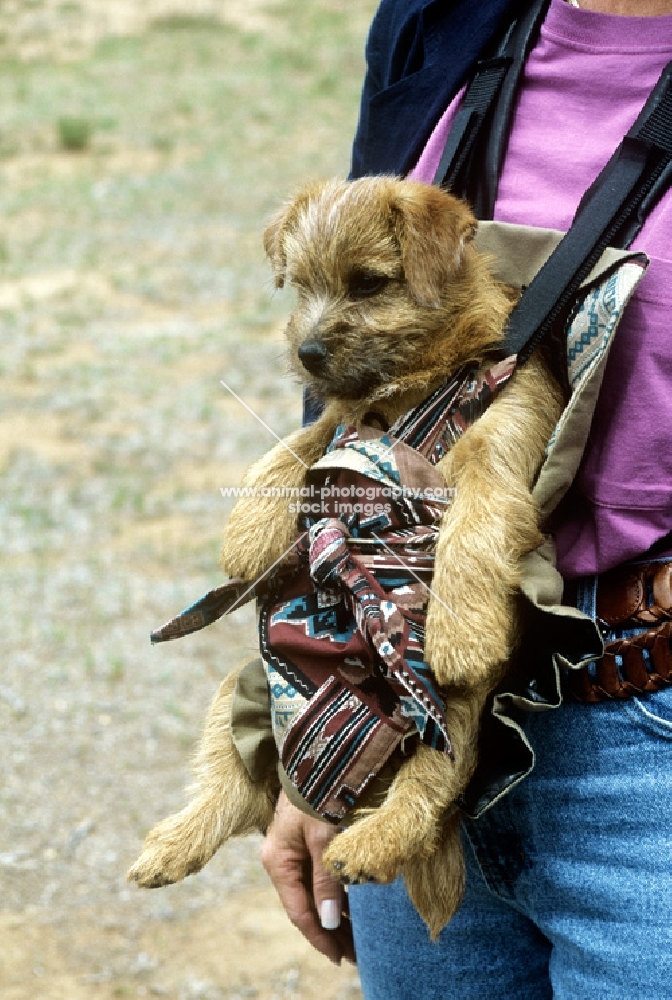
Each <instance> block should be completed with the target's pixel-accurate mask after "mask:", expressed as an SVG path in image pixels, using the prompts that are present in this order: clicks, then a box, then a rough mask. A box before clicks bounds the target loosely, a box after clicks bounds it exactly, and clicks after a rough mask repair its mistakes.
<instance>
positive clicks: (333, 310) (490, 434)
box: [129, 177, 562, 936]
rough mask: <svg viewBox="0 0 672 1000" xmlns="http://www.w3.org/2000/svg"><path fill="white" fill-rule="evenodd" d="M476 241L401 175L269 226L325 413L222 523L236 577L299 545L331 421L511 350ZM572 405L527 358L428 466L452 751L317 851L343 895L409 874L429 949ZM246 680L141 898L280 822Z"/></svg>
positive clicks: (295, 353)
mask: <svg viewBox="0 0 672 1000" xmlns="http://www.w3.org/2000/svg"><path fill="white" fill-rule="evenodd" d="M475 230H476V221H475V219H474V217H473V215H472V213H471V211H470V209H469V208H468V206H467V205H466V204H464V203H463V202H461V201H459V200H458V199H456V198H454V197H453V196H451V195H450V194H448V193H446V192H445V191H442V190H440V189H438V188H435V187H428V186H426V185H422V184H417V183H413V182H409V181H400V180H397V179H394V178H389V177H378V178H365V179H362V180H358V181H354V182H350V183H348V182H334V181H331V182H327V183H325V184H321V185H317V186H313V187H310V188H308V189H307V190H305V191H303V192H302V193H301V194H299V196H298V197H297V198H295V199H294V200H293V201H292V202H291V203H289V204H288V205H286V206H285V207H284V208H283V210H282V211H281V212H280V213H279V215H278V216H277V217H276V218H275V219H274V221H272V222H271V224H270V225H269V226H268V228H267V229H266V231H265V234H264V244H265V248H266V251H267V254H268V257H269V258H270V261H271V265H272V267H273V270H274V274H275V280H276V284H277V285H278V286H281V285H282V284H284V283H285V282H287V283H289V284H290V285H292V286H293V287H294V288H295V289H296V292H297V296H298V304H297V306H296V308H295V310H294V312H293V313H292V315H291V318H290V320H289V323H288V326H287V337H288V341H289V351H290V359H291V364H292V367H293V369H294V371H295V372H296V374H297V375H298V376H299V377H300V378H301V379H302V381H303V382H304V383H305V384H306V385H307V386H308V387H309V388H310V390H311V391H312V392H313V393H314V394H315V395H316V396H317V397H318V398H321V399H323V400H324V401H325V403H326V407H325V409H324V412H323V413H322V416H321V417H320V418H319V419H318V420H317V422H316V423H315V424H313V425H312V426H309V427H306V428H304V429H302V430H300V431H298V432H296V433H295V434H292V435H291V436H290V437H289V438H288V439H287V441H286V442H285V443H284V444H279V445H277V446H276V447H275V448H273V449H272V451H270V452H269V453H268V454H267V455H266V456H265V457H263V458H262V459H260V460H259V461H258V462H256V463H255V464H254V465H253V466H252V468H251V469H250V470H249V472H248V473H247V475H246V477H245V480H244V484H245V486H249V487H258V488H259V489H258V495H257V496H254V497H241V498H240V499H239V500H238V502H237V504H236V506H235V508H234V510H233V512H232V514H231V517H230V519H229V522H228V525H227V528H226V532H225V537H224V545H223V550H222V566H223V568H224V570H225V572H226V573H227V574H229V575H230V576H232V577H241V578H243V579H244V580H246V581H254V580H256V579H258V578H259V577H261V576H262V575H264V574H266V573H267V571H268V570H269V568H270V567H272V566H273V565H274V564H275V563H276V562H277V561H278V560H281V559H282V557H283V553H285V552H286V551H287V550H288V549H289V548H290V547H291V545H292V542H293V541H294V540H295V538H296V536H297V531H298V528H297V522H296V517H295V516H292V515H291V514H290V513H289V512H288V504H287V500H286V498H285V497H282V496H273V495H271V494H272V491H271V490H268V487H273V486H277V487H284V488H285V490H286V489H287V488H290V489H291V488H300V487H302V486H303V485H304V483H305V481H306V470H307V468H310V467H311V466H312V465H313V464H314V463H315V462H316V461H317V460H318V459H319V458H320V457H321V456H322V455H323V454H324V452H325V450H326V449H327V447H328V445H329V443H330V441H331V440H332V438H333V435H334V432H335V429H336V428H337V426H339V425H341V424H344V423H345V424H348V425H357V426H359V425H361V423H362V420H363V418H364V417H365V415H366V414H367V413H369V412H370V411H372V410H375V412H376V413H377V414H378V415H382V418H383V420H384V421H385V422H386V423H387V425H388V426H389V425H391V424H392V423H393V422H394V421H395V420H396V419H397V418H398V417H400V416H401V415H403V414H405V413H407V412H408V411H409V409H411V408H412V407H414V406H416V405H417V404H418V403H419V402H421V401H422V400H423V399H425V398H426V397H427V396H428V395H429V393H430V392H432V391H433V390H435V389H436V388H437V386H440V385H441V384H442V383H444V382H445V380H446V379H447V378H448V377H449V376H450V375H451V374H452V373H454V372H455V371H456V370H458V369H459V368H460V366H461V365H463V364H465V362H467V361H475V362H478V363H480V362H483V363H485V362H486V360H487V359H488V358H489V357H491V356H492V354H493V352H496V351H497V349H498V348H499V347H500V345H501V344H502V340H503V331H504V328H505V325H506V320H507V317H508V314H509V312H510V310H511V308H512V306H513V304H514V301H515V297H514V296H513V295H512V294H511V290H510V289H507V288H505V287H504V286H502V285H500V284H499V283H498V282H497V281H496V280H495V279H494V278H493V276H492V274H491V272H490V269H489V266H488V262H487V261H486V260H485V259H484V258H483V256H482V255H481V254H479V252H478V251H477V250H476V248H475V246H474V244H473V242H472V238H473V236H474V233H475ZM561 409H562V397H561V392H560V390H559V388H558V386H557V384H556V383H555V381H554V379H553V378H552V376H551V374H550V372H549V371H548V369H547V368H546V366H545V363H544V362H543V360H542V359H541V357H539V356H534V357H533V358H532V359H531V360H530V361H529V362H528V363H527V364H526V365H525V366H524V367H522V368H521V369H520V370H519V371H517V372H516V373H515V374H514V375H513V377H512V378H511V380H510V381H509V382H508V384H507V385H506V386H505V388H504V389H503V390H502V391H501V393H500V394H499V395H498V396H497V397H496V399H495V400H494V402H493V403H492V405H491V406H490V407H489V408H488V409H487V410H486V411H485V412H484V413H483V415H482V416H481V417H480V418H479V419H478V420H477V421H476V422H475V423H474V424H473V425H472V426H470V427H469V428H468V429H467V430H466V432H465V433H464V434H463V436H462V437H461V438H459V440H457V442H456V443H455V444H454V446H453V447H452V448H451V449H450V450H449V451H448V453H447V454H446V455H445V457H444V458H443V459H442V460H441V461H440V462H439V464H438V465H437V466H436V468H437V469H438V471H439V472H440V473H441V476H442V477H443V481H444V482H445V484H446V486H447V487H452V488H453V490H454V500H453V502H452V505H451V506H450V507H449V509H448V510H447V512H446V513H445V514H444V516H443V519H442V522H441V525H440V529H439V534H438V541H437V544H436V552H435V565H434V576H433V580H432V586H431V594H430V596H429V604H428V608H427V618H426V642H425V660H426V661H427V662H428V663H429V665H430V666H431V669H432V672H433V676H434V678H435V681H436V684H437V685H438V688H439V690H440V692H441V694H442V696H443V698H444V699H445V716H446V722H447V731H448V733H449V736H450V741H451V744H452V754H446V753H440V752H438V751H436V750H434V749H431V748H430V747H429V746H427V745H425V744H424V743H422V742H420V743H418V745H417V747H416V748H415V750H414V752H413V753H412V754H411V755H410V756H408V757H405V758H403V761H402V762H401V765H400V767H399V769H398V771H397V773H396V775H395V776H394V777H393V779H392V781H391V784H390V785H389V789H388V791H387V794H386V795H385V798H384V801H383V802H382V804H380V805H379V806H378V807H377V808H375V809H364V808H360V809H359V810H355V812H354V816H352V817H349V820H351V823H350V825H349V826H348V827H347V828H346V829H344V830H343V831H342V832H340V833H339V835H338V836H336V837H335V838H334V839H333V840H332V842H331V844H330V846H329V847H328V849H327V850H326V852H325V855H324V858H323V862H324V864H325V866H326V867H327V868H328V869H329V870H330V871H332V872H333V873H334V874H335V875H336V877H339V878H341V879H343V880H344V881H346V882H347V881H360V880H363V879H372V880H376V881H379V882H390V881H392V880H393V879H394V878H396V877H397V876H398V875H399V874H400V873H403V875H404V877H405V879H406V882H407V886H408V889H409V892H410V895H411V898H412V899H413V901H414V903H415V905H416V907H417V908H418V910H419V912H420V914H421V916H422V917H423V919H424V920H425V921H426V923H427V924H428V926H429V928H430V931H431V934H432V936H436V934H438V932H439V931H440V929H441V928H442V927H443V926H444V925H445V923H446V922H447V921H448V920H449V919H450V917H451V916H452V915H453V913H454V912H455V910H456V909H457V906H458V905H459V901H460V898H461V894H462V891H463V860H462V854H461V847H460V840H459V810H458V809H457V807H456V805H455V803H456V801H457V799H458V797H459V796H460V794H461V793H462V792H463V790H464V789H465V787H466V785H467V784H468V782H469V779H470V777H471V775H472V773H473V770H474V767H475V764H476V745H477V738H478V731H479V720H480V717H481V714H482V712H483V708H484V705H485V702H486V699H487V697H488V695H489V694H490V693H491V692H492V690H493V689H494V687H496V685H497V684H498V683H499V682H500V680H501V679H502V677H503V675H504V672H505V670H506V665H507V662H508V660H509V658H510V656H511V653H512V650H513V648H514V646H515V643H516V636H517V620H518V615H517V599H518V594H519V590H518V582H519V572H520V570H519V567H520V561H521V558H522V557H523V556H524V555H525V554H526V553H528V552H530V551H531V550H533V549H534V548H536V547H537V546H538V545H539V544H540V542H541V540H542V539H541V535H540V532H539V527H538V518H537V511H536V509H535V504H534V502H533V500H532V497H531V494H530V490H531V487H532V484H533V481H534V479H535V476H536V473H537V471H538V469H539V466H540V464H541V462H542V459H543V456H544V451H545V446H546V443H547V441H548V439H549V437H550V435H551V432H552V430H553V427H554V425H555V423H556V421H557V419H558V417H559V414H560V412H561ZM261 488H266V489H264V491H263V495H262V492H261ZM278 492H279V491H278ZM269 526H272V530H270V531H269ZM236 680H237V672H236V671H234V672H232V673H230V674H229V675H228V676H227V677H226V679H225V680H224V681H223V683H222V685H221V687H220V689H219V691H218V693H217V695H216V697H215V699H214V702H213V705H212V707H211V709H210V714H209V716H208V719H207V722H206V727H205V733H204V736H203V738H202V741H201V746H200V750H199V751H198V756H197V761H196V785H195V788H194V790H193V794H192V799H191V802H190V804H189V805H188V806H187V807H186V808H185V809H184V810H183V811H182V812H181V813H178V814H177V815H176V816H173V817H169V818H168V819H167V820H164V821H163V823H161V824H159V825H158V826H157V827H156V828H155V829H154V830H152V831H151V832H150V833H149V835H148V836H147V839H146V841H145V845H144V848H143V851H142V854H141V855H140V858H139V859H138V861H137V862H136V864H135V865H134V867H133V868H132V869H131V870H130V872H129V878H132V879H135V880H136V881H137V882H138V883H139V884H140V885H144V886H148V887H153V886H157V885H163V884H168V883H170V882H174V881H177V880H178V879H181V878H183V877H184V876H185V875H188V874H190V873H192V872H194V871H198V870H199V869H200V868H201V867H202V866H203V865H204V864H205V863H206V862H207V861H208V860H209V858H210V857H211V856H212V855H213V854H214V852H215V851H216V850H217V848H218V847H219V846H220V845H221V844H222V843H223V842H224V841H225V840H226V839H227V838H228V837H230V836H232V835H236V834H243V833H247V832H250V831H252V830H254V829H255V828H256V829H261V830H265V829H266V827H267V826H268V824H269V823H270V820H271V818H272V813H273V808H274V802H275V799H276V796H277V790H278V786H277V782H276V781H275V780H269V781H268V782H266V783H265V784H259V783H255V782H253V781H252V780H251V778H250V776H249V775H248V772H247V770H246V768H245V766H244V765H243V763H242V761H241V759H240V757H239V755H238V753H237V751H236V748H235V746H234V743H233V740H232V735H231V725H230V717H231V701H232V693H233V690H234V687H235V684H236ZM446 817H448V819H446Z"/></svg>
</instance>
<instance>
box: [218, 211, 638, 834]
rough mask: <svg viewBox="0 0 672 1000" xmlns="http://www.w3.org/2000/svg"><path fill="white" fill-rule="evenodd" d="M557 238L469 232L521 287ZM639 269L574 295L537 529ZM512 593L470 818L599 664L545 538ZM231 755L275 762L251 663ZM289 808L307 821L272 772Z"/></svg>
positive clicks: (563, 481)
mask: <svg viewBox="0 0 672 1000" xmlns="http://www.w3.org/2000/svg"><path fill="white" fill-rule="evenodd" d="M563 235H564V233H561V232H559V231H557V230H548V229H533V228H530V227H526V226H514V225H509V224H506V223H500V222H481V223H479V227H478V232H477V235H476V244H477V246H478V248H479V249H480V250H482V251H484V252H485V253H487V254H489V255H490V257H491V260H492V264H493V268H494V271H495V273H496V275H497V277H498V278H500V280H502V281H505V282H506V283H508V284H510V285H513V286H515V287H518V288H523V287H526V286H527V285H529V284H530V282H531V281H532V279H533V277H534V275H535V274H536V273H537V271H538V270H539V269H540V268H541V266H542V265H543V264H544V263H545V261H546V260H547V258H548V257H549V256H550V254H551V253H552V252H553V250H554V249H555V248H556V246H557V245H558V243H559V242H560V240H561V239H562V237H563ZM647 265H648V261H647V258H646V257H645V255H643V254H641V253H632V252H627V251H621V250H612V249H607V250H606V251H605V252H604V254H603V255H602V257H601V258H600V260H599V262H598V264H597V265H596V266H595V268H594V269H593V270H592V272H591V273H590V275H589V276H588V278H587V279H586V280H585V281H584V283H583V285H582V286H581V289H580V293H579V295H578V296H577V305H576V309H575V310H574V311H573V313H572V318H571V320H570V322H569V324H568V329H567V373H568V380H569V385H570V390H571V394H570V398H569V400H568V403H567V405H566V407H565V409H564V411H563V413H562V415H561V417H560V420H559V421H558V423H557V425H556V427H555V430H554V432H553V435H552V436H551V439H550V441H549V444H548V448H547V453H546V458H545V461H544V462H543V464H542V467H541V469H540V471H539V475H538V477H537V481H536V484H535V486H534V489H533V495H534V497H535V499H536V501H537V503H538V505H539V512H540V516H541V519H542V526H543V524H545V523H547V522H548V521H549V519H550V517H551V515H552V513H553V512H554V510H555V509H556V508H557V506H558V504H559V503H560V501H561V500H562V498H563V497H564V495H565V493H566V492H567V490H568V489H569V487H570V485H571V483H572V481H573V479H574V477H575V475H576V472H577V470H578V468H579V464H580V462H581V456H582V454H583V450H584V448H585V445H586V441H587V438H588V433H589V430H590V423H591V419H592V415H593V412H594V409H595V404H596V401H597V396H598V393H599V390H600V386H601V384H602V379H603V376H604V370H605V366H606V362H607V358H608V355H609V349H610V347H611V344H612V341H613V338H614V335H615V332H616V329H617V327H618V323H619V321H620V319H621V317H622V315H623V310H624V309H625V307H626V305H627V303H628V301H629V299H630V296H631V295H632V293H633V291H634V289H635V288H636V286H637V284H638V282H639V281H640V279H641V278H642V276H643V275H644V272H645V270H646V267H647ZM522 571H523V572H522V582H521V589H522V592H523V595H524V598H525V602H526V605H527V610H528V628H527V630H526V637H525V639H524V641H523V645H522V649H521V650H520V652H519V655H517V657H516V660H517V662H516V669H515V670H513V671H512V675H511V677H509V678H507V680H506V681H505V683H504V685H503V687H502V689H501V690H499V691H498V692H496V693H495V695H494V696H493V699H492V705H491V710H490V713H487V715H486V718H484V720H483V733H482V738H481V744H482V746H481V752H480V755H479V759H480V763H479V767H478V769H477V772H476V774H475V776H474V779H473V780H472V782H471V785H470V787H469V790H468V792H467V794H466V795H465V799H464V802H463V803H462V805H463V808H464V810H465V812H467V813H468V814H469V815H472V816H478V815H479V814H480V813H482V812H483V811H484V810H485V809H487V808H489V806H490V805H492V804H493V803H494V802H496V801H497V800H498V799H499V798H500V797H501V796H502V795H504V794H505V793H506V792H507V791H509V790H510V789H511V788H512V787H513V786H514V785H515V784H517V782H518V781H520V780H522V779H523V778H524V777H525V775H527V774H529V772H530V771H531V769H532V768H533V766H534V751H533V749H532V747H531V746H530V744H529V742H528V740H527V738H526V736H525V733H524V730H523V723H524V713H525V712H530V711H547V710H549V709H553V708H558V707H559V706H560V705H561V703H562V694H561V687H560V678H561V671H562V670H565V669H573V668H577V667H581V666H584V665H585V664H586V663H588V662H590V661H591V660H595V659H596V658H598V657H599V656H601V655H602V651H603V643H602V639H601V636H600V633H599V631H598V629H597V627H596V625H595V623H594V622H592V621H591V619H589V618H587V617H586V616H585V615H583V614H582V613H581V612H579V611H577V610H576V609H574V608H571V607H566V606H564V605H562V603H561V601H562V590H563V581H562V577H561V576H560V574H559V573H558V571H557V569H556V568H555V549H554V545H553V541H552V537H551V536H550V534H549V535H548V536H547V537H546V540H545V541H544V543H543V544H542V545H541V546H540V547H539V548H538V549H536V550H535V551H534V552H531V553H530V554H529V555H528V556H527V557H526V558H525V560H524V562H523V567H522ZM232 731H233V738H234V742H235V744H236V747H237V749H238V751H239V753H240V755H241V757H242V759H243V761H244V763H245V765H246V767H247V769H248V771H249V773H250V775H251V777H252V778H253V780H263V779H264V777H266V776H267V774H268V769H269V767H272V766H273V762H274V761H276V760H277V753H276V751H275V743H274V740H273V733H272V728H271V715H270V702H269V691H268V684H267V681H266V674H265V670H264V665H263V662H262V660H261V658H258V659H255V660H252V661H251V662H250V663H249V664H248V665H247V666H246V667H245V669H244V670H243V672H242V674H241V676H240V678H239V681H238V685H237V688H236V692H235V695H234V703H233V718H232ZM278 769H279V776H280V781H281V783H282V785H283V787H284V788H285V790H286V792H287V794H288V795H289V797H290V799H291V800H292V801H293V802H294V803H295V804H296V805H297V806H299V807H300V808H302V809H304V811H306V812H309V813H310V812H311V810H310V809H309V807H308V806H307V805H306V803H305V802H303V800H302V799H301V798H300V797H299V796H298V793H297V792H296V790H295V789H294V787H293V785H292V784H291V782H290V781H289V780H288V778H287V777H286V775H284V774H283V773H282V769H281V768H280V767H279V765H278ZM390 780H391V774H390V773H389V771H388V773H387V775H385V773H384V772H381V775H379V780H378V782H377V785H376V789H375V794H376V795H383V794H384V792H385V789H386V787H387V784H388V783H389V781H390Z"/></svg>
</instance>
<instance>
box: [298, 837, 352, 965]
mask: <svg viewBox="0 0 672 1000" xmlns="http://www.w3.org/2000/svg"><path fill="white" fill-rule="evenodd" d="M335 833H336V831H335V829H334V828H333V827H330V826H326V825H325V824H316V825H315V826H310V827H308V828H307V830H306V841H307V845H308V849H309V850H310V854H311V858H312V876H313V900H314V904H315V910H316V911H317V913H318V914H319V917H320V923H321V925H322V927H323V928H324V929H325V930H328V931H329V932H330V933H331V934H332V935H333V936H334V937H335V938H336V939H337V941H338V943H339V946H340V948H341V953H342V956H343V958H345V959H347V961H349V962H353V963H354V961H355V946H354V941H353V937H352V927H351V924H350V920H349V916H348V902H347V895H346V892H345V889H344V887H343V885H342V884H341V883H340V882H339V881H337V880H336V879H334V878H333V876H332V875H330V873H329V872H328V871H327V869H326V868H325V867H324V865H323V864H322V855H323V853H324V850H325V848H326V847H327V845H328V844H329V842H330V841H331V840H332V839H333V837H334V836H335ZM344 918H345V919H344Z"/></svg>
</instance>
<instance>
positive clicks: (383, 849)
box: [322, 813, 418, 885]
mask: <svg viewBox="0 0 672 1000" xmlns="http://www.w3.org/2000/svg"><path fill="white" fill-rule="evenodd" d="M417 853H418V844H417V842H416V838H415V837H413V836H411V837H409V836H407V834H406V832H405V831H404V830H403V829H402V826H401V825H396V824H390V823H389V818H387V819H386V821H382V822H381V819H380V816H379V815H378V814H377V813H373V814H372V815H370V816H367V818H366V819H362V820H358V821H357V822H356V823H354V824H353V825H352V826H351V827H349V828H348V829H347V830H344V831H343V832H342V833H339V834H338V836H337V837H334V839H333V840H332V841H331V843H330V844H329V846H328V847H327V849H326V851H325V852H324V854H323V855H322V864H323V865H324V866H325V868H326V869H327V871H328V872H329V874H330V875H332V876H333V877H334V878H336V879H339V880H340V881H341V882H344V883H345V884H346V885H350V884H356V883H359V882H381V883H384V884H387V883H389V882H394V880H395V879H396V878H397V876H398V875H400V874H401V871H402V869H403V867H404V864H405V863H406V862H407V861H408V860H409V858H410V857H413V856H414V855H415V854H417Z"/></svg>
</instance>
